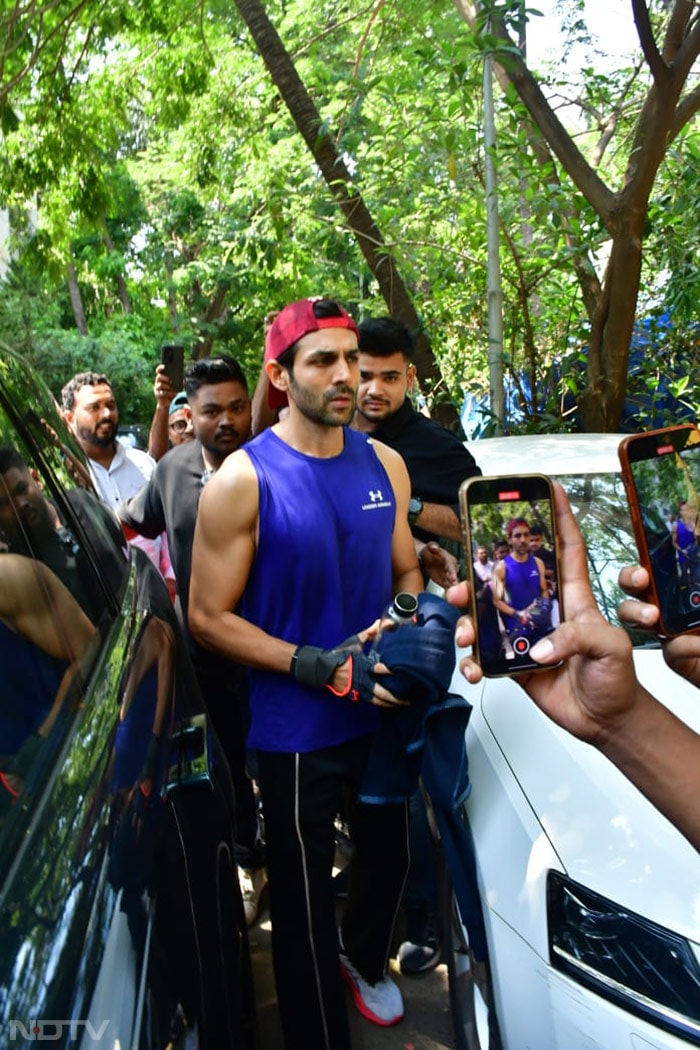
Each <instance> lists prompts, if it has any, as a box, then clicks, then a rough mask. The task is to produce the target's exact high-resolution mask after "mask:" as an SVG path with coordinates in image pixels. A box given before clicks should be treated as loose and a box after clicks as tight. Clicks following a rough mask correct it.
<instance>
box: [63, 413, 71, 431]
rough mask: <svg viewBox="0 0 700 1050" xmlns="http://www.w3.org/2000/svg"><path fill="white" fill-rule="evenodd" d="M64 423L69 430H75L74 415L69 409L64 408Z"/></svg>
mask: <svg viewBox="0 0 700 1050" xmlns="http://www.w3.org/2000/svg"><path fill="white" fill-rule="evenodd" d="M61 415H62V417H63V421H64V423H66V425H67V426H68V429H69V430H72V429H73V413H72V411H71V410H70V409H69V408H64V409H62V411H61Z"/></svg>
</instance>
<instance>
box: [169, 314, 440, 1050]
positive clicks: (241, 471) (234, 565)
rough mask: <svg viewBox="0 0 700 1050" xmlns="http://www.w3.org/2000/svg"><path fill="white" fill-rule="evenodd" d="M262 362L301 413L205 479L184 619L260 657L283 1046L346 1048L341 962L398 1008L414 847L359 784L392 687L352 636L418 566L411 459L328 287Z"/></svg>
mask: <svg viewBox="0 0 700 1050" xmlns="http://www.w3.org/2000/svg"><path fill="white" fill-rule="evenodd" d="M265 371H266V373H267V377H268V383H269V397H270V403H271V405H272V407H281V406H283V405H285V404H286V403H287V402H288V403H289V411H288V412H287V413H286V414H285V415H284V416H283V418H281V419H280V421H279V422H278V423H276V424H275V425H274V426H272V427H269V428H268V429H266V430H264V431H263V432H262V433H261V434H259V435H258V436H257V437H256V438H254V439H253V440H252V441H251V442H249V443H248V444H247V445H246V446H245V448H243V449H239V450H238V451H237V452H235V453H234V454H233V455H232V456H230V457H229V458H228V459H227V460H226V462H225V463H224V464H223V466H222V467H221V468H220V470H219V471H218V472H217V474H216V476H215V477H214V478H213V479H212V481H211V482H210V483H209V484H208V485H207V487H206V489H205V491H204V493H203V495H202V501H201V506H200V513H199V518H198V521H197V529H196V533H195V542H194V548H193V552H192V583H191V589H190V609H189V621H190V627H191V629H192V631H193V633H194V634H195V636H196V637H197V639H198V640H199V641H200V642H201V643H202V644H203V645H207V646H209V647H210V648H211V649H213V650H214V651H215V652H218V653H220V654H222V655H224V656H227V657H228V658H230V659H235V660H241V661H243V662H245V663H246V664H247V665H248V666H249V667H250V669H251V671H250V678H251V695H250V707H251V731H250V737H249V744H250V746H251V747H254V748H257V755H258V776H259V783H260V790H261V795H262V803H263V811H264V814H265V847H266V857H267V864H268V874H269V877H270V913H271V920H272V951H273V961H274V968H275V980H276V985H277V999H278V1005H279V1010H280V1016H281V1020H282V1027H283V1030H284V1036H285V1042H286V1046H287V1047H288V1050H298V1048H299V1047H305V1048H306V1050H321V1048H323V1050H348V1047H349V1044H350V1037H349V1030H348V1020H347V1016H346V1013H345V1004H344V1000H343V990H342V982H341V973H342V977H343V978H344V979H345V980H346V982H347V983H348V984H349V985H350V987H351V991H352V994H353V998H354V1000H355V1005H356V1006H357V1008H358V1010H359V1011H360V1013H361V1014H363V1016H365V1017H366V1018H367V1019H368V1020H371V1021H373V1022H374V1023H376V1024H379V1025H383V1026H386V1025H392V1024H395V1023H396V1022H397V1021H399V1020H401V1017H402V1016H403V1003H402V1000H401V993H400V992H399V989H398V987H397V986H396V985H395V984H394V983H393V981H391V980H390V979H389V978H388V977H387V961H388V956H389V949H390V943H391V935H392V930H393V926H394V919H395V916H396V910H397V907H398V903H399V899H400V896H401V889H402V886H403V881H404V877H405V873H406V866H407V859H408V858H407V841H406V805H405V803H393V804H379V805H372V806H370V805H362V804H359V803H358V802H357V800H356V796H357V790H358V787H359V782H360V778H361V776H362V772H363V769H364V766H365V762H366V759H367V756H368V754H369V749H370V747H371V744H372V740H373V737H374V734H375V733H376V731H377V728H378V725H379V710H378V708H379V706H387V707H394V706H395V705H396V703H397V700H396V698H395V697H394V696H393V695H392V694H391V693H390V692H389V690H388V689H386V688H385V687H384V686H382V685H381V684H380V676H379V675H378V674H377V675H375V673H373V672H372V670H371V668H372V667H373V665H372V663H371V661H370V660H369V659H368V657H366V656H364V654H363V653H362V652H354V653H352V654H349V653H348V651H347V649H343V646H342V643H343V641H344V640H347V639H348V638H349V637H350V636H352V635H357V632H358V631H362V630H363V629H364V628H366V627H367V626H368V625H370V624H373V623H374V622H375V620H376V618H377V617H378V616H380V614H381V611H382V609H384V608H385V607H386V606H387V605H388V603H389V602H390V601H391V599H392V596H393V594H394V593H396V592H398V591H409V592H412V593H414V594H416V593H417V592H418V591H421V590H422V589H423V582H422V578H421V574H420V570H419V568H418V561H417V558H416V553H415V550H414V547H413V541H412V538H411V532H410V529H409V527H408V499H409V492H410V483H409V479H408V474H407V472H406V468H405V466H404V464H403V461H402V460H401V457H400V456H398V455H397V454H396V453H395V452H393V451H392V450H391V449H389V448H386V447H385V446H383V445H379V444H375V443H374V442H373V441H371V440H369V439H368V438H367V437H366V436H365V435H363V434H358V433H356V432H355V431H353V430H350V429H349V428H348V424H349V423H350V420H351V419H352V415H353V412H354V409H355V398H356V393H357V386H358V382H359V351H358V342H357V327H356V325H355V323H354V321H353V320H352V319H351V318H350V317H349V316H348V314H347V313H346V311H345V310H344V309H343V308H342V307H341V306H339V305H338V304H337V303H335V302H333V301H331V300H327V299H317V300H311V299H303V300H301V301H299V302H295V303H291V304H290V305H288V306H286V307H285V308H284V309H283V310H281V311H280V313H279V314H278V315H277V317H276V318H275V319H274V321H273V323H272V325H271V326H270V329H269V331H268V333H267V337H266V340H265ZM170 455H172V453H170ZM239 603H240V610H239ZM363 637H365V635H364V634H363ZM335 647H338V648H335ZM381 670H382V665H379V666H378V668H377V672H379V671H381ZM356 700H357V701H364V702H359V703H355V702H353V701H356ZM346 791H347V792H349V793H350V797H351V799H352V800H353V801H352V804H351V805H350V812H349V817H350V825H351V834H352V839H353V843H354V845H355V854H354V857H353V860H352V862H351V874H350V888H349V898H348V905H347V908H346V911H345V915H344V917H343V921H342V927H341V936H340V942H339V938H338V933H337V931H336V919H335V906H334V896H333V880H332V867H333V854H334V847H335V826H334V821H335V817H336V814H337V813H338V812H339V810H340V809H341V808H342V799H343V796H344V793H345V792H346ZM339 950H340V965H339V959H338V953H339Z"/></svg>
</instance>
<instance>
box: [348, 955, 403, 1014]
mask: <svg viewBox="0 0 700 1050" xmlns="http://www.w3.org/2000/svg"><path fill="white" fill-rule="evenodd" d="M340 972H341V973H342V975H343V979H344V981H345V983H346V984H347V985H348V987H349V988H350V991H351V992H352V997H353V1000H354V1002H355V1006H356V1007H357V1009H358V1011H359V1012H360V1013H361V1014H362V1016H363V1017H366V1018H367V1020H368V1021H372V1023H373V1024H378V1025H381V1026H382V1027H383V1028H389V1027H390V1026H391V1025H393V1024H398V1023H399V1021H400V1020H402V1018H403V999H402V998H401V992H400V991H399V989H398V987H397V985H395V984H394V982H393V981H392V979H391V977H383V978H382V979H381V981H376V982H375V983H374V984H370V983H369V981H366V980H365V979H364V977H363V976H362V975H361V973H360V972H359V970H357V969H356V968H355V967H354V966H353V964H352V963H351V962H350V960H349V959H348V957H347V955H345V953H344V952H341V953H340Z"/></svg>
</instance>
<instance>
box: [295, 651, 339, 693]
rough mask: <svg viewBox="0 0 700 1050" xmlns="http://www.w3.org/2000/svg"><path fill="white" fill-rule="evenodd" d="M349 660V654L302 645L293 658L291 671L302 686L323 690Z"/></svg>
mask: <svg viewBox="0 0 700 1050" xmlns="http://www.w3.org/2000/svg"><path fill="white" fill-rule="evenodd" d="M347 658H348V654H347V653H343V652H335V651H334V650H332V649H319V648H318V647H317V646H315V645H300V646H299V648H298V649H297V650H296V651H295V653H294V655H293V656H292V660H291V663H290V665H289V671H290V674H292V675H293V676H294V678H296V680H297V682H301V683H302V685H309V686H311V687H312V689H322V688H323V686H324V685H328V683H329V682H330V680H331V679H332V677H333V675H334V674H335V672H336V669H337V668H338V667H340V665H341V664H344V663H345V661H346V660H347Z"/></svg>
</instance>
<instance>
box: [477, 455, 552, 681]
mask: <svg viewBox="0 0 700 1050" xmlns="http://www.w3.org/2000/svg"><path fill="white" fill-rule="evenodd" d="M459 502H460V511H461V519H462V532H463V537H464V561H465V565H466V568H467V573H468V578H469V585H470V594H471V605H472V608H471V612H472V618H473V621H474V627H475V632H476V641H475V644H474V654H475V657H476V659H477V661H478V662H479V664H480V665H481V668H482V670H483V672H484V674H485V675H488V676H489V677H498V676H502V675H511V674H518V673H520V672H522V671H529V670H541V669H542V668H541V665H540V664H538V663H536V662H535V661H534V660H533V659H532V657H531V656H530V655H529V653H530V649H531V648H532V646H533V645H534V644H535V642H537V641H539V640H540V638H544V637H545V635H547V634H550V633H551V632H552V631H553V630H554V629H555V627H556V626H557V625H558V624H559V623H560V622H561V620H562V619H563V612H562V608H561V598H560V595H559V571H558V560H557V539H556V535H555V531H554V520H555V519H554V502H553V493H552V484H551V482H550V480H549V478H547V477H546V476H545V475H544V474H516V475H512V476H510V477H493V478H468V479H467V480H466V481H464V482H463V483H462V485H461V487H460V491H459Z"/></svg>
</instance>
